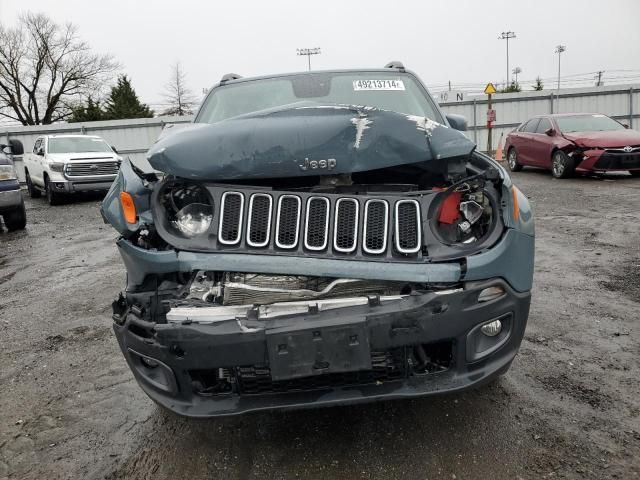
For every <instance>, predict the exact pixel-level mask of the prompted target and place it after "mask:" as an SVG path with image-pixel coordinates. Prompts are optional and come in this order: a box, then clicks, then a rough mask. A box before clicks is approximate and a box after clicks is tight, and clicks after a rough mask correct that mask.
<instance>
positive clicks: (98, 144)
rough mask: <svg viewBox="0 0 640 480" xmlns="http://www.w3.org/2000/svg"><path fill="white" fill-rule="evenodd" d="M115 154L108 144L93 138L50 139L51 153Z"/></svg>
mask: <svg viewBox="0 0 640 480" xmlns="http://www.w3.org/2000/svg"><path fill="white" fill-rule="evenodd" d="M88 152H100V153H113V150H112V149H111V147H110V146H109V144H108V143H107V142H105V141H104V140H102V139H101V138H91V137H54V138H50V139H49V153H88Z"/></svg>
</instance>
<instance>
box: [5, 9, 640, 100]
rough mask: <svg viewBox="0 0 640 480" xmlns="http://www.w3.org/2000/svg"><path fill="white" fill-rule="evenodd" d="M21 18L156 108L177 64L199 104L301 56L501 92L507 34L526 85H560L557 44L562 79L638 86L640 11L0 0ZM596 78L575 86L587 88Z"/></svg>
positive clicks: (294, 64) (302, 64) (290, 66)
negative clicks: (69, 36)
mask: <svg viewBox="0 0 640 480" xmlns="http://www.w3.org/2000/svg"><path fill="white" fill-rule="evenodd" d="M26 10H32V11H38V12H44V13H46V14H48V15H50V16H51V17H53V18H54V19H55V20H56V21H59V22H66V21H70V22H72V23H74V24H76V25H77V26H78V27H79V30H80V35H81V37H82V38H83V39H85V40H86V41H88V42H89V44H90V45H91V46H92V47H93V48H94V49H95V50H96V51H98V52H109V53H112V54H113V55H115V57H116V58H117V59H118V61H119V62H120V63H121V64H122V72H123V73H126V74H128V75H129V76H130V77H131V78H132V81H133V85H134V87H135V88H136V90H137V92H138V94H139V95H140V96H141V97H142V99H143V101H145V102H147V103H150V104H152V105H154V104H158V103H161V102H162V101H163V100H162V91H163V86H164V85H165V84H166V83H167V81H168V77H169V75H170V66H171V64H173V63H175V62H176V61H180V62H181V63H182V65H183V67H184V70H185V72H186V74H187V82H188V84H189V85H190V87H191V88H192V89H193V90H194V91H196V92H197V93H200V92H201V91H202V88H203V87H209V86H211V85H212V84H214V83H216V82H217V81H218V80H219V79H220V77H221V76H222V75H223V74H224V73H227V72H234V73H239V74H241V75H243V76H252V75H261V74H266V73H274V72H290V71H298V70H305V69H306V67H307V65H306V58H302V57H297V56H296V48H299V47H321V48H322V54H321V55H317V56H315V57H313V58H312V67H313V68H314V69H328V68H350V67H380V66H383V65H384V64H385V63H387V62H388V61H389V60H401V61H403V62H404V64H405V65H406V66H407V67H408V68H411V69H412V70H414V71H416V72H417V73H418V74H419V75H420V76H421V77H422V78H423V79H424V81H425V82H426V83H427V84H428V85H431V86H435V87H436V89H437V87H438V86H439V85H444V84H446V83H447V81H448V80H451V81H452V82H453V85H454V87H456V85H462V84H466V85H468V84H483V83H486V82H489V81H497V82H502V81H503V80H504V78H505V75H506V71H505V70H506V60H505V42H504V41H499V40H498V39H497V37H498V35H499V34H500V32H502V31H506V30H512V31H514V32H516V35H517V38H516V39H514V40H511V41H510V43H509V47H510V66H511V68H513V67H515V66H519V67H521V68H522V73H521V74H520V79H521V80H528V79H534V78H535V77H536V76H538V75H540V76H541V77H543V78H553V77H555V75H557V68H558V66H557V55H555V54H554V47H555V46H556V45H557V44H559V43H561V44H564V45H566V47H567V50H566V52H565V53H564V54H563V57H562V76H563V77H564V76H565V75H567V76H570V75H576V74H584V73H588V72H595V71H597V70H604V71H605V82H606V81H607V78H610V79H611V80H612V81H613V80H616V81H618V82H619V81H621V80H626V79H627V78H628V79H629V80H630V82H628V83H631V82H635V83H640V0H599V1H596V0H551V1H550V0H529V1H527V2H520V1H516V0H511V1H503V0H494V1H491V0H486V1H482V0H446V1H427V0H423V1H419V2H418V1H405V2H398V1H391V0H386V1H377V0H367V1H363V0H356V1H347V0H340V1H336V0H323V1H316V2H305V1H300V0H298V1H284V0H251V1H249V0H230V1H225V2H222V1H195V0H180V1H175V0H173V1H166V0H154V1H152V2H151V1H135V0H127V1H122V0H108V1H106V0H104V1H93V0H64V1H59V0H58V1H54V0H0V21H1V22H2V23H3V24H4V25H5V26H9V25H12V24H14V23H15V21H16V19H17V17H18V15H19V14H20V12H22V11H26ZM592 76H593V75H590V76H582V77H574V79H578V80H580V81H582V82H584V83H585V84H586V83H589V84H590V85H592V83H590V82H591V80H590V78H591V77H592ZM610 83H611V82H610ZM585 86H587V85H585Z"/></svg>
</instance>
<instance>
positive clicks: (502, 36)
mask: <svg viewBox="0 0 640 480" xmlns="http://www.w3.org/2000/svg"><path fill="white" fill-rule="evenodd" d="M510 38H516V32H511V31H509V32H502V33H501V34H500V36H499V37H498V40H506V41H507V77H506V78H505V82H507V85H506V87H508V86H509V39H510Z"/></svg>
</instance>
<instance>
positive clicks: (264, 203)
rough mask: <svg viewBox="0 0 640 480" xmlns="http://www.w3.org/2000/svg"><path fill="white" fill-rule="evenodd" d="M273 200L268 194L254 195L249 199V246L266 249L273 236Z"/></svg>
mask: <svg viewBox="0 0 640 480" xmlns="http://www.w3.org/2000/svg"><path fill="white" fill-rule="evenodd" d="M272 207H273V199H272V198H271V195H267V194H266V193H254V194H253V195H251V198H250V199H249V212H248V215H247V217H248V218H247V244H248V245H249V246H251V247H266V246H267V245H268V244H269V237H270V234H271V215H272Z"/></svg>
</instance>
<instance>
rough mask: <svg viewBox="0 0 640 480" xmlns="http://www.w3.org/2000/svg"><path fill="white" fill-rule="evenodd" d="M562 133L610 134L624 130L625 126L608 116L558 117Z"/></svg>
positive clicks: (557, 120)
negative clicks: (610, 132)
mask: <svg viewBox="0 0 640 480" xmlns="http://www.w3.org/2000/svg"><path fill="white" fill-rule="evenodd" d="M556 122H558V127H560V131H562V132H565V133H569V132H609V131H613V130H624V126H623V125H622V124H620V123H618V122H616V121H615V120H614V119H613V118H609V117H607V116H606V115H598V114H596V115H576V116H575V117H571V116H568V117H556Z"/></svg>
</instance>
